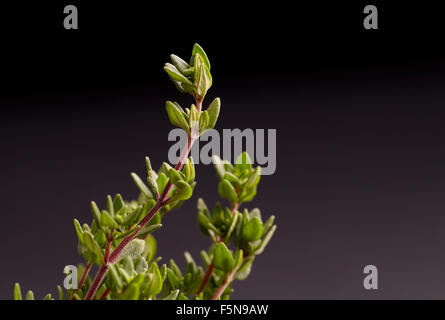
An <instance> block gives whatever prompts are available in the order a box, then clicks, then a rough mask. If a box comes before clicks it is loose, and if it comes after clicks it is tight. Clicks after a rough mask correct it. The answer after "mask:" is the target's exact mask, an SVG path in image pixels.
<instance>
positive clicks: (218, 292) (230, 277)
mask: <svg viewBox="0 0 445 320" xmlns="http://www.w3.org/2000/svg"><path fill="white" fill-rule="evenodd" d="M238 268H239V267H236V268H235V269H234V270H233V271H232V272H231V273H229V274H228V275H227V276H226V278H225V279H224V282H223V283H222V284H221V286H220V287H219V288H218V289H217V290H216V292H215V294H214V295H213V297H212V300H218V299H219V298H220V297H221V295H222V294H223V293H224V291H225V290H226V288H227V286H228V285H229V284H230V283H231V282H232V280H233V276H234V275H235V273H236V272H237V271H238Z"/></svg>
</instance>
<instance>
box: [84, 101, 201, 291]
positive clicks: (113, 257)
mask: <svg viewBox="0 0 445 320" xmlns="http://www.w3.org/2000/svg"><path fill="white" fill-rule="evenodd" d="M196 105H197V109H198V114H200V113H201V107H202V99H200V100H196ZM191 130H192V131H193V128H192V129H191ZM198 138H199V136H198V137H194V136H193V135H190V136H189V138H188V140H187V146H186V147H185V148H184V150H183V151H182V153H181V156H180V157H179V160H178V163H177V164H176V166H175V169H176V170H182V167H183V166H184V164H185V162H186V160H187V158H188V155H189V153H190V150H191V149H192V145H193V143H194V142H195V141H196V139H198ZM172 187H173V185H172V183H171V181H170V180H169V181H168V183H167V185H166V186H165V188H164V191H163V192H162V195H161V196H160V198H159V199H158V201H157V202H156V205H155V206H154V207H153V208H152V209H151V210H150V211H149V212H148V214H147V215H146V216H145V217H144V219H142V220H141V222H139V226H140V228H139V230H141V229H142V228H144V227H145V226H146V225H147V223H148V222H150V220H151V219H152V218H153V217H154V216H155V214H156V213H158V211H159V210H160V209H161V208H162V207H163V206H164V205H166V200H167V197H168V194H169V193H170V191H171V189H172ZM138 233H139V232H134V233H133V234H131V235H129V236H128V237H126V238H124V239H123V240H122V241H121V243H119V245H118V246H117V247H116V248H115V249H114V250H113V252H111V254H110V255H109V258H108V261H107V262H106V263H105V264H103V265H101V266H100V268H99V271H98V272H97V274H96V276H95V277H94V280H93V283H92V284H91V287H90V289H89V290H88V292H87V294H86V296H85V300H91V299H93V298H94V296H95V295H96V292H97V290H98V289H99V287H100V285H101V283H102V281H103V279H104V278H105V275H106V274H107V272H108V270H109V268H110V265H113V264H115V263H116V262H117V261H118V259H119V256H120V254H121V253H122V250H123V249H124V248H125V246H126V245H127V244H128V243H129V242H130V241H131V240H133V239H134V238H135V237H136V236H137V234H138Z"/></svg>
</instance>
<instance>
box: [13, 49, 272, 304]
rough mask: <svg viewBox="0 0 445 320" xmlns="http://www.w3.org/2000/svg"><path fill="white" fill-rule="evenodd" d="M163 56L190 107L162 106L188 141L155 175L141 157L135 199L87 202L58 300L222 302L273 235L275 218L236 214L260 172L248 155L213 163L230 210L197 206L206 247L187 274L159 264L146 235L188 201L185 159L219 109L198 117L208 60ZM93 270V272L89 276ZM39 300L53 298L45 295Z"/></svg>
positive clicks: (190, 180)
mask: <svg viewBox="0 0 445 320" xmlns="http://www.w3.org/2000/svg"><path fill="white" fill-rule="evenodd" d="M170 57H171V61H172V63H166V64H165V67H164V70H165V71H166V72H167V74H168V76H169V77H170V79H171V80H172V81H173V83H174V84H175V86H176V88H177V89H178V90H179V91H180V92H183V93H188V94H190V95H192V96H193V98H194V100H195V104H192V105H191V106H190V108H185V109H183V108H182V107H181V106H180V105H179V104H178V103H177V102H171V101H167V102H166V110H167V114H168V117H169V119H170V122H171V123H172V124H173V125H174V126H176V127H179V128H182V129H183V130H185V131H186V132H187V134H188V141H187V145H186V146H185V147H184V149H183V150H182V153H181V155H180V157H179V160H178V162H177V163H176V165H175V166H174V167H172V166H170V165H169V164H168V163H166V162H164V163H162V165H161V166H160V169H159V170H154V169H153V167H152V164H151V162H150V159H149V158H148V157H146V158H145V164H146V167H147V172H146V175H147V176H146V178H145V179H142V178H140V177H139V176H138V175H137V174H135V173H132V174H131V176H132V178H133V180H134V182H135V184H136V186H137V187H138V188H139V189H140V196H139V198H138V199H137V200H131V201H125V200H124V199H123V198H122V196H121V195H120V194H117V195H115V196H114V197H112V196H110V195H108V196H107V198H106V208H102V209H100V208H99V207H98V206H97V204H96V203H95V202H94V201H93V202H91V212H92V216H93V220H92V222H91V223H90V224H87V223H84V224H81V223H80V222H79V221H78V220H76V219H74V227H75V232H76V234H77V238H78V251H79V254H80V255H81V256H82V257H83V258H84V259H85V264H80V265H78V267H77V268H78V274H79V275H81V276H80V277H79V278H80V279H79V280H78V282H77V288H76V286H74V288H75V289H74V288H71V289H67V290H63V289H62V287H61V286H58V287H57V288H58V296H59V299H71V300H92V299H99V300H101V299H107V300H112V299H165V300H175V299H181V300H187V299H195V300H202V299H214V300H216V299H228V298H229V296H230V294H231V293H232V292H233V289H232V288H231V285H232V283H233V281H234V280H235V279H237V280H243V279H245V278H246V277H247V276H248V275H249V273H250V271H251V268H252V263H253V261H254V259H255V257H256V256H257V255H259V254H261V253H262V252H263V250H264V248H265V247H266V245H267V243H268V242H269V240H270V239H271V237H272V235H273V234H274V232H275V229H276V225H274V216H271V217H269V219H267V221H263V219H262V216H261V213H260V210H259V209H257V208H255V209H251V210H249V209H247V208H245V209H243V210H242V211H241V209H240V207H241V205H242V204H244V203H246V202H249V201H251V200H252V199H253V198H254V196H255V195H256V191H257V185H258V183H259V181H260V177H261V167H256V168H254V167H253V166H252V163H251V160H250V159H249V156H248V154H247V153H242V154H240V155H239V157H238V158H237V160H236V161H235V164H231V163H230V162H229V161H226V160H221V159H220V158H219V157H218V156H214V157H213V162H214V166H215V169H216V173H217V177H218V180H219V183H218V193H219V195H220V196H221V198H223V199H226V200H228V202H229V205H228V206H226V207H224V206H222V205H221V204H220V203H219V202H217V203H216V204H215V206H214V207H213V210H210V209H209V208H208V207H207V205H206V204H205V202H204V200H203V199H199V200H198V203H197V211H198V213H197V220H198V227H199V230H200V231H201V232H202V233H203V234H204V235H205V236H207V237H209V238H210V240H211V242H210V246H209V248H208V249H207V250H202V251H201V259H202V263H201V265H199V264H198V263H197V262H195V260H194V259H193V258H192V256H191V254H190V253H188V252H185V253H184V256H185V260H186V262H187V267H186V269H185V270H182V271H181V270H180V268H179V267H178V265H177V264H176V263H175V261H173V260H170V261H169V262H168V263H162V264H161V262H162V259H161V258H160V257H156V240H155V238H154V237H153V235H152V233H153V232H154V231H155V230H158V229H159V228H161V227H162V224H161V221H162V217H163V216H164V215H165V214H166V213H167V212H169V211H171V210H173V209H177V208H179V207H180V206H181V205H182V203H183V202H184V201H185V200H187V199H189V198H190V197H191V196H192V194H193V190H194V187H195V185H196V182H195V167H194V163H193V159H192V158H191V157H189V153H190V150H191V148H192V145H193V143H194V142H195V141H196V140H197V139H199V137H200V135H202V133H203V132H204V131H205V130H208V129H212V128H213V127H214V126H215V123H216V121H217V119H218V115H219V111H220V105H221V102H220V99H219V98H216V99H214V100H213V101H212V103H210V105H209V106H208V108H207V109H206V110H203V100H204V97H205V96H206V94H207V91H208V90H209V88H210V87H211V85H212V76H211V73H210V62H209V59H208V58H207V55H206V53H205V52H204V50H203V49H202V48H201V47H200V46H199V45H198V44H195V45H194V47H193V51H192V56H191V59H190V61H189V62H186V61H184V60H183V59H181V58H179V57H178V56H176V55H171V56H170ZM144 180H145V181H144ZM231 247H232V249H230V248H231ZM94 266H96V268H97V273H96V275H95V276H94V277H90V273H91V270H92V269H93V267H94ZM22 298H25V299H34V294H33V292H32V291H28V292H27V294H26V295H25V296H24V297H23V296H22V293H21V290H20V286H19V284H18V283H16V284H15V286H14V299H17V300H21V299H22ZM44 299H53V297H52V295H51V294H48V295H46V296H45V297H44Z"/></svg>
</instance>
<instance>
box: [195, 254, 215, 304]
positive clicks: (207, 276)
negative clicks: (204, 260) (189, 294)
mask: <svg viewBox="0 0 445 320" xmlns="http://www.w3.org/2000/svg"><path fill="white" fill-rule="evenodd" d="M213 268H214V262H213V260H212V262H211V263H210V264H209V267H208V268H207V271H206V273H205V274H204V277H203V278H202V282H201V286H200V287H199V290H198V291H197V292H196V293H195V296H197V295H199V294H200V293H201V292H202V291H203V290H204V288H205V287H206V285H207V282H209V279H210V276H211V275H212V273H213Z"/></svg>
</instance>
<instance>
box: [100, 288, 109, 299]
mask: <svg viewBox="0 0 445 320" xmlns="http://www.w3.org/2000/svg"><path fill="white" fill-rule="evenodd" d="M109 293H110V289H108V288H106V289H105V290H104V292H102V294H101V295H100V297H99V298H98V299H97V300H102V299H103V298H105V297H106V296H108V294H109Z"/></svg>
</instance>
